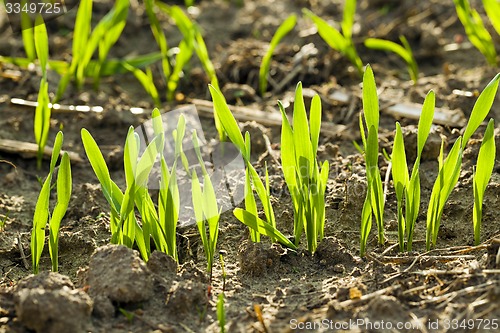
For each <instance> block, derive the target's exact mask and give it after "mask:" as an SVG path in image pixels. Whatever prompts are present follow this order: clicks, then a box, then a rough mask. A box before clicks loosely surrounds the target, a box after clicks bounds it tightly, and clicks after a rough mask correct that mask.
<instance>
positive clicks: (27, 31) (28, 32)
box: [21, 0, 36, 63]
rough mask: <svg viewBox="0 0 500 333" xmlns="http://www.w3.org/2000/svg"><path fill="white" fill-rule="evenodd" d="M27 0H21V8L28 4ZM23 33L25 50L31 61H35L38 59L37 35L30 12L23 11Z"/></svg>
mask: <svg viewBox="0 0 500 333" xmlns="http://www.w3.org/2000/svg"><path fill="white" fill-rule="evenodd" d="M27 2H28V1H27V0H22V1H21V8H24V6H26V5H27ZM21 34H22V38H23V46H24V52H25V53H26V57H27V58H28V60H29V62H30V63H31V62H33V61H34V60H35V59H36V51H35V36H34V32H33V22H32V21H31V18H30V17H29V15H28V13H27V12H25V11H21Z"/></svg>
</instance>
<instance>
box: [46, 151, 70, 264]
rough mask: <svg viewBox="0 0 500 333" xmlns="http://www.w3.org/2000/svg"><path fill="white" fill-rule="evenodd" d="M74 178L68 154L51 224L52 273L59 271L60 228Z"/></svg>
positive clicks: (58, 187)
mask: <svg viewBox="0 0 500 333" xmlns="http://www.w3.org/2000/svg"><path fill="white" fill-rule="evenodd" d="M71 189H72V177H71V165H70V160H69V155H68V153H67V152H65V153H64V154H63V157H62V158H61V164H60V166H59V172H58V175H57V204H56V206H55V208H54V212H53V214H52V217H51V218H50V222H49V230H50V234H49V254H50V259H51V261H52V271H53V272H57V271H58V246H59V228H60V225H61V221H62V219H63V217H64V215H65V214H66V210H67V209H68V205H69V201H70V198H71Z"/></svg>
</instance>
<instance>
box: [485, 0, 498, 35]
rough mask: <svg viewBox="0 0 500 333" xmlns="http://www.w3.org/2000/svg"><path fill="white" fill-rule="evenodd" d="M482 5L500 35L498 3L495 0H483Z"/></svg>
mask: <svg viewBox="0 0 500 333" xmlns="http://www.w3.org/2000/svg"><path fill="white" fill-rule="evenodd" d="M483 6H484V9H485V10H486V14H487V15H488V18H489V19H490V22H491V24H492V25H493V27H494V28H495V30H496V31H497V33H498V34H499V35H500V3H499V2H498V1H497V0H483Z"/></svg>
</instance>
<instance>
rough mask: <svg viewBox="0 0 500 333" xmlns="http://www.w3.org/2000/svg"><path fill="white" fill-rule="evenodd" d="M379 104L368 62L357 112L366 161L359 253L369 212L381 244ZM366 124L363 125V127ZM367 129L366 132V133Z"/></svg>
mask: <svg viewBox="0 0 500 333" xmlns="http://www.w3.org/2000/svg"><path fill="white" fill-rule="evenodd" d="M379 112H380V111H379V105H378V96H377V87H376V84H375V77H374V75H373V70H372V69H371V67H370V65H367V66H366V69H365V73H364V75H363V115H361V114H360V115H359V127H360V134H361V139H362V141H363V151H364V154H365V156H364V157H365V163H366V178H367V190H366V198H365V202H364V204H363V211H362V213H361V228H360V235H361V237H360V255H361V256H363V255H364V254H365V251H366V244H367V241H368V236H369V234H370V228H371V221H372V215H374V216H375V221H376V223H377V230H378V242H379V244H384V242H385V239H384V205H385V202H384V191H383V189H382V180H381V176H380V170H379V167H378V150H379V149H378V125H379V117H380V114H379ZM365 125H366V127H365ZM367 132H368V135H367Z"/></svg>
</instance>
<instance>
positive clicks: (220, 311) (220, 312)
mask: <svg viewBox="0 0 500 333" xmlns="http://www.w3.org/2000/svg"><path fill="white" fill-rule="evenodd" d="M217 321H218V322H219V327H220V333H224V332H226V328H225V326H226V310H225V308H224V292H221V293H220V294H219V297H218V298H217Z"/></svg>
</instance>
